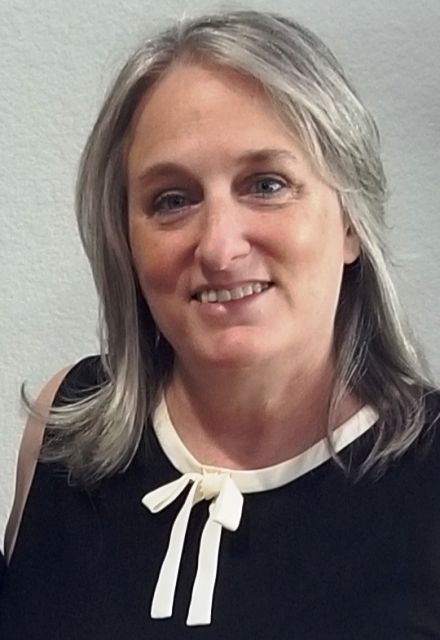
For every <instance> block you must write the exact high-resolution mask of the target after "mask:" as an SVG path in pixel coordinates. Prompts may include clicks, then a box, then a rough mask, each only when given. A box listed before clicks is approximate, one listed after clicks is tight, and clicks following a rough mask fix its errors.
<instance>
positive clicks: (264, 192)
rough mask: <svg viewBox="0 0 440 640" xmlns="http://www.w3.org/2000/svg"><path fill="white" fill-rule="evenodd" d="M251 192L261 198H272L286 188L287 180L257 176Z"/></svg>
mask: <svg viewBox="0 0 440 640" xmlns="http://www.w3.org/2000/svg"><path fill="white" fill-rule="evenodd" d="M252 187H256V189H254V188H251V192H252V193H255V195H257V196H258V197H259V198H272V197H273V196H276V195H279V194H280V193H281V192H282V191H283V190H284V189H285V188H286V187H287V184H286V182H285V180H282V179H281V178H277V177H274V176H270V175H260V176H257V177H256V178H255V179H254V180H253V181H252Z"/></svg>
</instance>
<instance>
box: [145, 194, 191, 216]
mask: <svg viewBox="0 0 440 640" xmlns="http://www.w3.org/2000/svg"><path fill="white" fill-rule="evenodd" d="M186 204H187V198H186V197H185V196H184V195H182V194H181V193H178V192H172V191H170V192H169V193H164V194H162V195H161V196H159V197H158V198H156V199H155V200H154V202H153V209H154V211H157V212H159V213H173V212H175V211H179V210H180V209H183V208H184V207H185V206H186Z"/></svg>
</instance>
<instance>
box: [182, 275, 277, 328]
mask: <svg viewBox="0 0 440 640" xmlns="http://www.w3.org/2000/svg"><path fill="white" fill-rule="evenodd" d="M253 282H254V281H253ZM266 282H267V280H266ZM271 285H272V286H270V287H268V288H267V289H265V290H264V291H261V293H258V294H255V295H252V296H245V297H244V298H239V299H238V300H228V301H227V302H226V301H225V302H205V303H201V302H199V301H198V300H197V299H196V298H192V299H191V304H192V305H197V306H195V307H194V310H195V311H196V312H197V314H201V317H204V318H206V319H208V320H210V321H213V320H214V321H217V322H221V323H222V324H223V323H224V322H227V323H229V322H234V323H235V322H244V323H245V324H248V323H251V324H253V323H254V322H255V321H256V320H257V319H258V318H260V317H261V316H260V313H261V305H263V306H264V304H266V297H267V296H268V295H269V296H270V295H272V294H271V292H272V291H273V289H274V285H273V283H271Z"/></svg>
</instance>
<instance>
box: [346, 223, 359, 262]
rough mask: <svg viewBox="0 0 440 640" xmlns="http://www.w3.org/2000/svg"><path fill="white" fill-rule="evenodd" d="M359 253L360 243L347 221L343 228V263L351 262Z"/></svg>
mask: <svg viewBox="0 0 440 640" xmlns="http://www.w3.org/2000/svg"><path fill="white" fill-rule="evenodd" d="M360 253H361V243H360V241H359V238H358V236H357V235H356V233H355V232H354V231H353V229H352V228H351V226H350V224H349V223H348V222H345V228H344V263H345V264H352V263H353V262H354V261H355V260H357V259H358V258H359V256H360Z"/></svg>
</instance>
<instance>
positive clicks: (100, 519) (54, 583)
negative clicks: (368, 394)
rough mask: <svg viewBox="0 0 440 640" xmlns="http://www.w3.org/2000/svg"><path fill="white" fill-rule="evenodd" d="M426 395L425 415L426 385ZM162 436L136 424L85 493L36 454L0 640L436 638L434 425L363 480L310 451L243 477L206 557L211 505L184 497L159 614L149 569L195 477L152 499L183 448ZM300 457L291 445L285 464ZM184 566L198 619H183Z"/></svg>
mask: <svg viewBox="0 0 440 640" xmlns="http://www.w3.org/2000/svg"><path fill="white" fill-rule="evenodd" d="M98 362H99V360H98V358H96V357H92V358H87V359H85V360H83V361H81V362H80V363H78V365H76V366H75V367H74V368H73V369H72V370H71V371H70V373H69V374H68V376H67V377H66V379H65V380H64V382H63V384H62V385H61V387H60V389H59V391H58V394H57V398H56V401H55V402H56V403H57V404H59V403H60V402H62V398H63V397H65V396H66V397H69V398H72V397H75V394H76V396H77V395H78V393H80V392H84V389H86V388H87V387H91V386H93V385H95V384H96V383H97V381H98V379H99V370H98ZM429 402H430V408H431V413H432V415H434V414H435V413H436V412H437V413H438V411H439V410H440V398H439V396H438V395H437V396H435V395H433V396H432V397H431V399H430V401H429ZM369 427H370V428H366V429H364V431H363V432H362V431H361V432H360V435H359V436H358V437H356V438H355V439H354V440H353V438H352V442H351V443H350V444H348V445H347V446H345V447H343V448H342V451H341V456H342V457H343V458H344V460H345V461H347V462H350V463H351V464H353V465H356V464H358V463H359V462H360V461H361V460H363V459H364V457H365V455H366V454H367V453H368V451H369V450H370V448H371V445H372V443H373V441H374V432H375V427H374V425H373V426H371V425H369ZM161 428H162V427H161ZM173 437H174V442H173V443H172V444H171V445H169V443H168V445H166V446H164V440H163V434H162V435H161V431H160V429H159V430H157V429H156V430H154V429H153V428H149V429H148V430H147V431H146V441H147V447H145V443H143V444H142V446H141V447H139V450H138V452H137V454H136V456H135V458H134V460H133V462H132V463H131V464H130V466H129V468H128V470H127V471H126V472H124V473H121V474H117V475H115V476H113V477H111V478H108V479H106V480H105V481H102V482H101V483H100V484H99V486H97V487H95V488H94V489H93V490H90V491H85V490H82V489H80V488H77V487H72V486H69V484H68V483H67V480H66V476H65V474H64V473H62V471H60V470H59V469H57V468H55V467H54V466H53V465H48V464H41V463H39V464H38V465H37V468H36V472H35V476H34V480H33V483H32V486H31V490H30V493H29V497H28V500H27V504H26V507H25V511H24V515H23V519H22V523H21V527H20V530H19V534H18V538H17V543H16V547H15V550H14V553H13V557H12V559H11V562H10V565H9V567H8V568H7V570H6V573H5V578H4V585H3V590H2V600H1V614H2V625H3V640H40V639H41V640H43V639H44V640H57V639H59V640H83V639H84V640H86V639H87V640H101V639H102V640H104V639H105V640H123V639H124V640H125V639H129V640H159V639H160V640H186V639H190V638H191V639H193V638H195V639H199V638H200V640H230V639H231V638H232V639H243V640H269V639H272V638H274V639H276V640H292V639H295V640H322V639H323V638H325V639H326V640H355V639H356V640H422V638H423V639H427V638H433V639H434V638H439V639H440V434H439V433H438V429H437V430H436V431H435V432H434V437H433V439H432V442H431V443H430V445H429V447H425V446H423V445H424V442H423V441H424V439H425V436H424V435H422V436H421V438H420V439H419V441H418V442H417V443H416V444H415V445H414V446H412V447H411V448H410V450H409V451H408V452H407V453H406V454H405V455H403V456H402V457H401V458H400V459H399V460H398V461H397V462H396V463H395V464H394V465H392V466H391V467H389V468H388V470H387V472H386V473H385V475H384V476H382V477H381V478H380V479H379V480H374V479H373V478H371V477H366V478H363V479H362V480H360V481H358V482H354V481H353V480H350V479H347V477H346V476H345V475H344V474H343V472H342V471H341V470H340V469H339V467H338V466H337V465H336V464H335V463H334V462H333V460H331V459H326V460H324V461H322V462H321V463H319V455H320V454H319V447H318V448H316V447H315V449H314V455H315V456H316V460H317V461H318V462H317V463H316V464H314V465H313V468H311V469H310V470H308V471H307V470H303V472H301V473H296V476H297V477H295V478H294V479H293V480H291V481H290V482H286V483H284V484H282V485H281V486H277V487H275V488H271V489H268V490H265V489H264V488H263V490H261V488H260V490H256V491H253V490H252V477H250V476H248V479H249V477H250V480H251V483H250V484H251V490H249V487H248V490H247V492H245V493H244V494H243V495H244V499H243V504H242V510H241V511H240V514H241V516H240V518H239V519H240V522H239V526H236V527H235V530H233V529H234V526H235V525H231V526H230V527H229V529H228V528H227V527H226V526H223V527H220V528H221V539H220V538H219V548H218V553H217V556H216V560H218V563H217V565H216V566H215V567H214V569H213V564H212V562H211V559H210V558H208V563H207V564H206V562H205V561H204V560H203V558H202V559H200V556H199V554H200V553H201V551H200V549H201V548H202V547H203V536H204V535H205V534H204V532H205V529H206V523H207V519H208V520H209V518H210V517H211V521H212V505H213V502H212V500H211V496H210V495H207V496H205V497H206V499H201V500H200V501H198V502H197V501H195V504H194V505H193V506H192V507H191V509H190V511H189V515H188V523H187V529H186V536H185V537H184V543H183V547H182V550H181V551H182V553H181V557H180V559H179V561H178V562H177V568H178V572H177V576H176V580H177V582H176V585H175V590H174V593H173V598H172V603H171V607H172V613H171V615H170V617H164V618H159V619H158V618H154V617H152V601H153V599H154V594H155V590H156V589H157V584H158V576H159V574H160V573H161V568H162V569H163V566H164V563H165V560H164V558H166V557H167V553H168V555H170V554H171V555H172V554H173V553H174V551H175V547H176V544H178V543H177V542H176V539H174V538H173V536H172V535H171V533H172V531H173V530H174V529H173V527H174V526H175V523H176V520H177V519H178V518H179V514H181V513H182V510H184V508H185V504H187V502H188V500H189V498H188V496H189V494H190V492H191V487H192V486H194V485H195V484H196V479H197V477H198V476H197V474H196V475H195V476H191V478H192V481H191V482H189V483H188V486H187V487H186V488H183V490H182V491H180V490H179V491H176V492H175V495H174V497H173V499H170V500H169V503H167V504H165V506H164V505H162V506H161V507H160V508H159V507H158V504H159V502H160V496H159V499H158V497H157V495H156V494H157V491H155V490H157V489H158V488H159V489H160V488H161V487H169V486H170V483H171V482H174V485H173V486H175V484H176V482H178V481H180V480H181V479H182V470H179V468H178V467H179V461H180V460H181V459H183V458H185V455H186V454H187V452H186V453H185V452H184V453H185V455H184V456H183V458H182V457H180V458H179V456H180V454H181V453H182V451H180V452H179V451H177V452H176V450H175V449H174V450H173V446H174V445H176V440H175V435H174V436H173ZM167 447H168V449H167ZM177 449H179V446H177ZM165 451H166V453H165ZM174 454H176V455H175V456H174ZM173 456H174V457H173ZM300 458H301V457H298V458H297V459H296V462H295V465H296V468H297V469H298V461H299V460H300ZM308 458H310V456H309V454H308V452H306V454H305V456H303V457H302V458H301V460H302V462H301V464H304V460H306V461H307V460H308ZM176 460H177V464H176ZM182 464H183V463H182ZM283 464H284V463H283ZM287 465H290V463H287ZM285 468H286V466H284V467H283V469H285ZM289 468H290V469H291V468H292V467H291V466H290V467H289ZM306 468H307V465H306V466H305V467H304V469H306ZM273 469H274V470H275V469H276V468H275V467H274V468H273ZM280 469H281V467H280ZM240 473H242V472H239V474H240ZM244 473H246V472H244ZM274 473H275V471H274ZM283 473H284V471H283ZM236 475H237V474H236ZM219 477H220V476H218V475H216V478H217V479H218V478H219ZM240 477H241V478H245V480H244V483H245V484H246V482H247V480H246V477H245V476H240ZM266 477H267V478H269V483H270V481H271V474H267V476H266ZM220 480H221V478H220ZM221 481H223V480H221ZM197 482H198V480H197ZM239 482H241V480H240V478H239ZM279 484H280V483H278V485H279ZM200 486H202V484H201V485H200ZM234 486H235V485H234ZM167 490H168V489H167ZM153 491H155V493H154V494H152V493H151V492H153ZM213 491H214V493H215V489H214V490H213ZM208 493H209V491H208ZM217 493H218V492H217ZM146 494H148V495H149V496H150V498H149V507H148V508H147V506H146V503H145V502H146V501H144V503H143V502H142V501H143V499H144V497H145V495H146ZM238 494H240V492H238ZM221 495H223V494H221ZM225 495H226V494H225ZM220 497H221V496H220ZM153 498H154V499H153ZM147 501H148V500H147ZM154 502H155V503H156V507H157V509H156V511H157V512H154V511H155V510H154V509H153V507H152V504H153V503H154ZM165 502H166V501H165ZM210 504H211V507H210V506H209V505H210ZM162 507H163V508H162ZM237 508H238V507H237ZM209 514H211V516H210V515H209ZM227 517H228V516H227ZM211 524H212V522H211ZM235 524H237V522H235ZM176 526H177V525H176ZM219 536H220V533H219ZM205 542H206V541H205ZM170 549H171V551H170ZM205 560H206V558H205ZM198 562H200V566H201V569H200V571H198ZM204 562H205V564H204ZM171 564H172V563H171ZM214 564H215V563H214ZM200 566H199V568H200ZM207 567H208V569H209V571H208V572H207V573H209V572H210V571H211V573H212V571H214V574H216V575H214V578H213V580H214V579H215V588H214V590H213V593H212V594H211V595H212V598H211V599H210V596H209V594H208V595H206V594H205V593H204V591H206V590H208V591H209V589H210V586H209V585H210V584H211V582H210V580H211V578H212V576H211V578H210V577H209V576H207V574H206V575H205V573H206V572H205V569H206V568H207ZM204 572H205V573H204ZM200 573H202V574H203V575H202V576H200V575H198V574H200ZM197 575H198V577H197ZM199 578H200V579H201V580H202V583H203V584H205V585H207V586H206V589H202V590H201V594H199V596H200V597H201V598H202V600H203V598H204V597H205V595H206V599H207V601H209V602H211V600H212V602H211V605H212V611H211V613H212V616H210V618H211V619H210V622H209V623H206V621H205V622H204V623H197V622H196V623H195V624H194V623H193V624H192V625H191V624H188V623H187V622H188V620H187V619H188V611H189V610H190V608H191V602H192V598H193V590H194V584H195V582H196V579H197V580H198V579H199ZM203 581H205V582H203ZM212 584H214V583H212ZM211 586H212V585H211ZM209 602H208V605H206V607H207V609H209V607H210V606H211V605H209ZM162 604H163V603H162ZM165 604H166V603H165ZM205 604H206V603H205ZM159 605H160V603H159ZM160 606H162V605H160ZM160 606H159V609H160ZM166 606H167V605H166ZM166 606H165V608H166ZM204 607H205V605H203V606H202V616H203V615H205V613H206V611H205V609H206V607H205V608H204ZM204 612H205V613H204Z"/></svg>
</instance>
